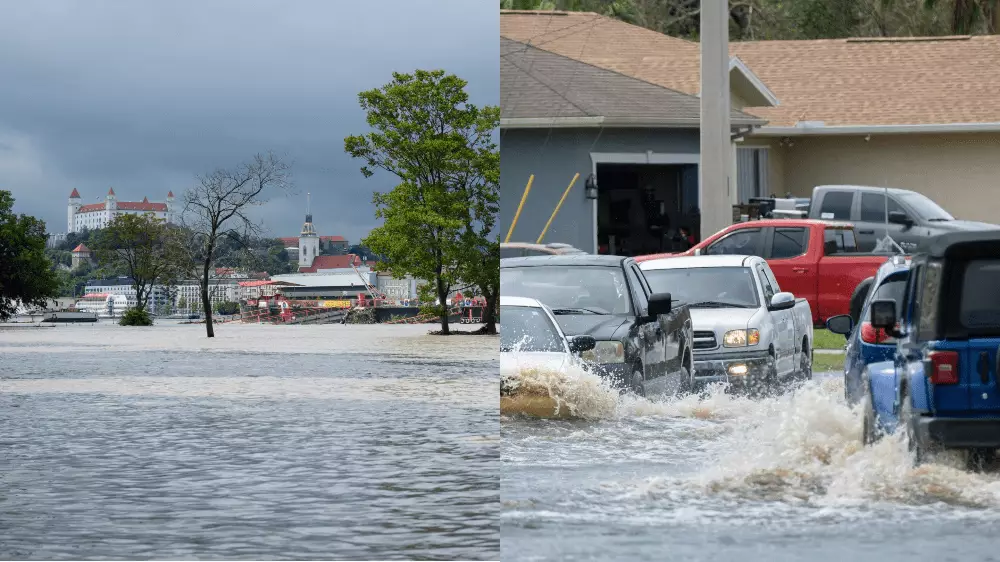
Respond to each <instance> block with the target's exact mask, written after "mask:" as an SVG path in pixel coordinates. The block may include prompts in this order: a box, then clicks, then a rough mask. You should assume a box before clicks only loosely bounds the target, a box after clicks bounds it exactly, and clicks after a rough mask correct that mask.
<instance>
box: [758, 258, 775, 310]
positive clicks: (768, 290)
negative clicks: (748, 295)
mask: <svg viewBox="0 0 1000 562" xmlns="http://www.w3.org/2000/svg"><path fill="white" fill-rule="evenodd" d="M757 277H759V278H760V287H761V289H763V290H764V302H765V304H770V303H771V299H772V298H774V295H775V292H776V291H775V289H774V287H772V286H771V282H770V281H769V280H768V278H767V275H766V274H765V273H764V268H763V267H761V266H757Z"/></svg>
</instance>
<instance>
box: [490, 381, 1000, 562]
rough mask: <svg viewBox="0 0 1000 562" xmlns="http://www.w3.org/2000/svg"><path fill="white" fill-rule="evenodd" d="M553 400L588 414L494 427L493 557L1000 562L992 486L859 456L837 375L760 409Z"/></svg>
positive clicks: (733, 403) (904, 461)
mask: <svg viewBox="0 0 1000 562" xmlns="http://www.w3.org/2000/svg"><path fill="white" fill-rule="evenodd" d="M561 392H564V393H565V394H566V395H569V396H571V399H572V400H575V401H577V402H578V403H580V404H583V407H582V409H581V413H582V414H583V415H589V416H590V418H591V419H589V420H586V421H539V420H526V419H518V418H502V419H501V438H502V446H501V456H502V462H503V466H502V471H501V474H502V477H501V497H502V511H501V515H500V518H501V537H502V551H501V555H502V558H503V559H505V560H522V561H527V560H567V561H568V560H607V561H612V560H684V561H686V562H690V561H698V560H705V561H716V560H768V561H784V560H788V561H793V560H794V561H800V560H817V561H820V560H823V561H825V560H829V561H841V560H852V561H860V560H877V561H880V562H885V561H887V560H902V559H913V558H920V559H928V560H996V559H997V558H998V557H1000V555H998V554H997V551H996V546H995V544H996V543H995V540H994V536H993V535H994V532H995V531H994V530H995V529H996V528H997V526H998V525H1000V509H998V508H1000V477H998V475H997V474H995V473H993V474H972V473H968V472H966V471H965V470H963V469H961V468H959V467H963V466H964V465H963V464H962V463H961V461H960V459H952V460H953V461H954V462H949V459H944V461H942V462H941V463H940V464H936V465H930V466H924V467H920V468H912V467H911V466H910V464H909V463H908V455H907V452H906V450H905V446H904V445H902V444H901V442H900V441H899V440H898V439H895V438H887V439H885V440H883V441H882V442H881V443H879V444H878V445H876V446H875V447H872V448H867V449H866V448H862V447H861V445H860V435H861V419H860V417H859V416H858V415H857V413H855V412H852V411H851V410H850V409H849V408H848V407H847V406H846V405H845V403H844V398H843V384H842V382H841V379H840V377H839V376H838V375H836V374H833V373H826V374H823V375H818V376H817V377H816V380H815V381H814V382H812V383H809V384H808V385H806V386H805V387H803V388H801V389H799V390H798V391H796V392H794V393H791V394H788V395H785V396H782V397H778V398H774V399H769V400H762V401H759V402H754V401H750V400H746V399H740V398H733V397H731V396H726V395H724V394H714V395H711V396H708V397H705V398H696V397H688V398H684V399H681V400H677V401H669V402H659V403H657V402H649V401H647V400H643V399H618V398H617V397H616V396H615V395H608V394H605V392H606V391H603V390H602V389H601V388H599V387H598V386H596V385H595V384H593V383H592V381H591V382H590V383H588V384H583V385H581V386H580V387H578V388H568V389H566V388H564V389H561Z"/></svg>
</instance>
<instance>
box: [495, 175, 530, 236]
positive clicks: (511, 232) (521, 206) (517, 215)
mask: <svg viewBox="0 0 1000 562" xmlns="http://www.w3.org/2000/svg"><path fill="white" fill-rule="evenodd" d="M533 181H535V174H531V176H529V177H528V185H526V186H524V195H522V196H521V203H519V204H518V206H517V212H516V213H514V222H512V223H510V230H508V231H507V237H506V238H504V239H503V241H504V242H505V243H506V242H510V237H511V236H513V235H514V227H515V226H517V219H519V218H521V209H522V208H523V207H524V202H525V200H527V199H528V192H529V191H531V183H532V182H533Z"/></svg>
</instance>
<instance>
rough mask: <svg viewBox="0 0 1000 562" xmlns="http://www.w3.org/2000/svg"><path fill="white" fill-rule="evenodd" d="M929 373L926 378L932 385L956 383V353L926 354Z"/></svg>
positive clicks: (935, 352)
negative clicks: (928, 378)
mask: <svg viewBox="0 0 1000 562" xmlns="http://www.w3.org/2000/svg"><path fill="white" fill-rule="evenodd" d="M927 362H928V363H929V366H930V371H929V372H928V373H927V376H929V377H930V379H931V382H932V383H934V384H957V383H958V353H957V352H954V351H932V352H930V353H928V354H927Z"/></svg>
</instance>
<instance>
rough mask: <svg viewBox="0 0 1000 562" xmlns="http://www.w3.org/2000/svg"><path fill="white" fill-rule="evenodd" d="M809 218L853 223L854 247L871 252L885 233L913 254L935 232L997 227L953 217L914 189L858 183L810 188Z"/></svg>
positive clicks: (920, 248) (922, 246) (923, 247)
mask: <svg viewBox="0 0 1000 562" xmlns="http://www.w3.org/2000/svg"><path fill="white" fill-rule="evenodd" d="M809 218H811V219H817V220H824V221H825V220H829V221H850V222H852V223H854V228H855V232H856V234H857V238H858V248H859V249H860V250H861V251H864V252H870V251H874V249H875V247H876V245H877V244H878V242H879V240H881V239H883V238H885V236H886V234H888V235H889V237H891V238H892V239H893V241H895V242H896V243H897V244H899V246H900V247H901V248H902V249H903V250H904V251H905V252H906V253H916V252H920V251H923V250H924V249H925V243H926V242H927V241H929V240H931V239H932V238H933V237H934V236H936V235H938V234H945V233H948V232H959V231H982V230H992V229H995V228H998V227H997V226H996V225H991V224H987V223H982V222H974V221H963V220H957V219H955V217H953V216H951V215H950V214H949V213H948V211H945V210H944V209H943V208H941V206H940V205H938V204H937V203H935V202H934V201H933V200H931V199H930V198H928V197H927V196H926V195H923V194H920V193H917V192H916V191H910V190H908V189H894V188H885V187H871V186H862V185H821V186H818V187H815V188H813V193H812V199H811V200H810V202H809Z"/></svg>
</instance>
